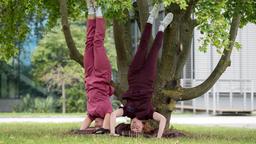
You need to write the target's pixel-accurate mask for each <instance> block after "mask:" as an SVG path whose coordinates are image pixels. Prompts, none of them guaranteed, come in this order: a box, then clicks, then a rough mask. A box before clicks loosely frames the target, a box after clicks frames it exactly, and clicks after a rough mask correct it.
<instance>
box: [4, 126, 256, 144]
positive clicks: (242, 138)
mask: <svg viewBox="0 0 256 144" xmlns="http://www.w3.org/2000/svg"><path fill="white" fill-rule="evenodd" d="M78 128H79V123H69V124H66V123H64V124H37V123H11V124H0V144H20V143H22V144H33V143H38V144H39V143H40V144H49V143H50V144H57V143H58V144H59V143H61V144H71V143H72V144H73V143H76V144H80V143H81V144H91V143H93V144H109V143H111V144H134V143H136V144H164V143H168V144H179V143H180V144H198V143H202V144H205V143H207V144H255V143H256V138H255V136H256V130H252V129H241V128H216V127H215V128H213V127H197V126H181V125H175V128H176V129H179V130H182V131H185V132H186V133H187V135H188V136H187V137H183V138H175V139H156V138H142V137H140V138H126V137H109V136H108V135H99V136H98V135H97V136H96V135H87V136H84V135H70V134H68V132H69V131H70V130H72V129H78Z"/></svg>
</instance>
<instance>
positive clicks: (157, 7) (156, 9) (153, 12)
mask: <svg viewBox="0 0 256 144" xmlns="http://www.w3.org/2000/svg"><path fill="white" fill-rule="evenodd" d="M159 10H160V5H159V4H155V5H154V7H153V8H152V10H151V11H150V12H149V13H150V15H149V16H150V17H153V18H155V19H156V18H157V17H158V14H159Z"/></svg>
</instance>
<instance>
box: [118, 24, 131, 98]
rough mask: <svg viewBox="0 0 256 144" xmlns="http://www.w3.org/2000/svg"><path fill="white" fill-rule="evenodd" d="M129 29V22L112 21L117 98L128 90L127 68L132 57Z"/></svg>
mask: <svg viewBox="0 0 256 144" xmlns="http://www.w3.org/2000/svg"><path fill="white" fill-rule="evenodd" d="M130 28H131V23H130V21H127V22H126V23H122V22H120V21H118V20H115V19H114V20H113V29H114V39H115V46H116V52H117V66H118V80H119V82H118V83H119V84H116V87H118V91H116V95H117V96H120V95H121V94H122V93H123V92H124V91H125V90H126V89H127V88H128V81H127V76H128V68H129V64H130V60H131V57H132V54H131V53H132V52H131V48H132V42H131V29H130Z"/></svg>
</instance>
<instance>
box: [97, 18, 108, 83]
mask: <svg viewBox="0 0 256 144" xmlns="http://www.w3.org/2000/svg"><path fill="white" fill-rule="evenodd" d="M105 30H106V28H105V20H104V19H103V18H96V31H95V36H94V68H95V75H96V76H98V77H102V78H105V79H106V81H110V80H111V65H110V61H109V59H108V57H107V51H106V49H105V47H104V38H105Z"/></svg>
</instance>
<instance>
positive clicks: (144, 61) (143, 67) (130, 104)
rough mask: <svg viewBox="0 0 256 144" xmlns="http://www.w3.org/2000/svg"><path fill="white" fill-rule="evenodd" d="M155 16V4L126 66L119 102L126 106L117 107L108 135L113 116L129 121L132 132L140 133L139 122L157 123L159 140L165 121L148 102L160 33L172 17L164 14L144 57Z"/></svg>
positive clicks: (153, 79)
mask: <svg viewBox="0 0 256 144" xmlns="http://www.w3.org/2000/svg"><path fill="white" fill-rule="evenodd" d="M158 13H159V5H155V6H154V7H153V9H152V11H151V12H150V16H149V18H148V21H147V24H146V26H145V28H144V31H143V34H142V36H141V40H140V44H139V47H138V50H137V52H136V54H135V56H134V58H133V60H132V63H131V65H130V67H129V71H128V85H129V89H128V90H127V92H126V93H125V94H124V95H123V99H124V100H126V104H125V105H124V107H123V108H120V109H118V110H116V111H114V112H113V113H112V114H111V118H110V131H111V134H112V135H115V129H114V127H115V122H116V117H117V116H127V117H129V118H131V127H130V128H131V130H132V131H134V132H142V131H143V123H142V121H141V120H148V119H154V120H156V121H159V130H158V135H157V137H158V138H160V137H161V136H162V134H163V131H164V128H165V124H166V118H165V117H164V116H163V115H161V114H160V113H158V112H155V111H154V108H153V105H152V101H151V99H152V94H153V89H154V81H155V78H156V69H157V57H158V52H159V49H160V48H161V46H162V42H163V34H164V33H163V32H164V30H165V28H166V27H167V26H168V25H169V24H170V23H171V21H172V19H173V14H172V13H168V14H167V15H166V17H165V18H164V20H163V21H162V22H161V25H160V27H159V31H158V33H157V35H156V37H155V40H154V42H153V45H152V48H151V50H150V52H149V54H148V55H147V47H148V44H149V39H150V36H151V32H152V23H153V21H154V19H155V18H156V17H157V15H158Z"/></svg>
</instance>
